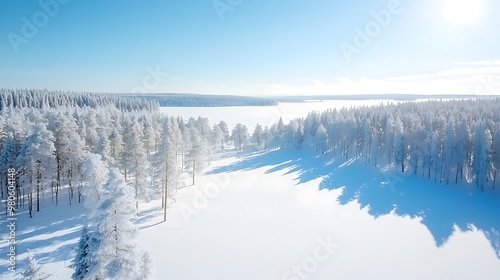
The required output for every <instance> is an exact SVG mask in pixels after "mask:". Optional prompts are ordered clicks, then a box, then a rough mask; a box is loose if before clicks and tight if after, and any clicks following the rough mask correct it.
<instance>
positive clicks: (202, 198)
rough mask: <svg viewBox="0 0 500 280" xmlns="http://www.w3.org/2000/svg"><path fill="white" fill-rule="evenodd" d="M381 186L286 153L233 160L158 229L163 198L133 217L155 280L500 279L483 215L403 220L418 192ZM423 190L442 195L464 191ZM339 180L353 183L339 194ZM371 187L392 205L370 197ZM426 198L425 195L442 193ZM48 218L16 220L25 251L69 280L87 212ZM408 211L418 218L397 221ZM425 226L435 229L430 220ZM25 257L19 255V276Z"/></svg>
mask: <svg viewBox="0 0 500 280" xmlns="http://www.w3.org/2000/svg"><path fill="white" fill-rule="evenodd" d="M312 163H314V165H313V164H312ZM325 170H331V172H330V173H328V174H327V173H325V172H324V171H325ZM322 173H323V175H319V174H322ZM336 176H339V177H338V178H337V177H336ZM341 178H344V179H343V180H342V179H341ZM384 178H386V176H382V173H381V172H380V171H376V170H375V169H374V168H371V167H369V166H366V165H365V164H364V163H357V162H353V161H350V162H340V161H339V162H335V161H328V162H327V161H324V160H323V159H322V158H321V157H315V156H313V155H308V154H307V153H297V154H296V155H294V158H293V159H292V158H290V154H289V153H285V152H280V151H271V152H269V153H268V154H266V153H255V154H247V155H237V154H235V153H234V152H226V153H225V154H223V155H222V156H221V159H220V160H217V161H215V162H213V164H212V165H211V166H210V168H209V169H208V170H207V172H206V175H204V176H200V177H198V179H197V181H196V184H195V185H194V186H187V187H185V188H183V189H181V190H179V191H178V193H177V196H176V201H175V202H172V204H171V207H170V209H169V212H168V219H167V222H165V223H164V222H162V220H163V213H162V210H161V209H160V208H161V202H160V201H159V200H158V201H153V202H151V203H148V204H144V203H143V204H140V206H139V207H140V212H139V213H138V217H137V219H136V220H135V224H136V225H137V227H138V228H139V229H140V233H141V235H140V239H139V242H140V244H142V246H143V249H146V250H148V251H149V252H151V253H152V256H153V260H154V263H155V268H154V270H155V275H156V276H155V279H176V280H198V279H218V280H224V279H228V280H229V279H242V280H246V279H248V280H255V279H259V280H267V279H269V280H271V279H283V280H286V279H289V280H296V279H498V275H500V259H499V258H498V257H497V255H496V252H495V249H493V247H492V242H493V243H494V242H497V245H498V236H497V237H496V239H495V236H491V235H492V233H493V234H494V232H489V235H490V236H489V237H488V238H487V237H486V235H485V232H484V230H481V229H478V228H477V227H476V226H474V225H472V223H473V222H475V221H477V222H478V223H479V220H475V218H477V219H479V218H480V217H475V216H474V217H472V218H471V219H470V220H469V222H470V223H471V224H470V225H469V226H468V228H465V229H464V228H461V227H462V225H460V222H459V221H458V220H457V223H458V225H453V224H451V225H448V224H447V222H449V221H454V220H453V219H451V220H449V219H448V220H446V221H444V220H443V218H444V217H447V218H450V217H448V216H447V213H441V212H442V211H441V212H436V211H438V210H439V208H429V209H423V210H422V209H420V210H417V209H413V210H412V211H413V212H411V211H410V210H408V209H407V210H406V212H404V210H401V209H399V208H404V207H405V206H406V207H408V205H407V204H405V203H403V202H402V200H400V201H398V200H395V204H394V205H392V206H390V207H388V208H387V207H386V208H387V210H382V208H383V207H382V206H381V204H383V203H384V201H385V203H387V202H389V203H390V200H391V199H393V198H394V197H401V196H405V195H407V194H408V191H407V189H406V188H405V185H411V186H413V185H414V183H413V181H414V180H410V179H411V178H409V179H408V178H406V179H407V180H406V181H405V182H401V183H399V184H398V185H396V186H395V187H394V188H392V189H390V188H389V187H387V186H384V182H383V179H384ZM425 182H426V188H432V187H434V188H435V189H436V191H437V192H438V193H439V192H446V193H447V194H448V195H450V194H453V193H457V190H454V189H453V188H447V187H445V186H443V185H435V184H432V183H430V182H429V181H425ZM343 183H349V184H351V185H346V186H345V187H341V186H340V185H342V184H343ZM417 184H418V182H417ZM358 185H359V186H363V187H362V188H357V186H358ZM363 188H364V189H363ZM370 188H373V190H380V191H382V194H383V193H384V192H385V193H390V194H392V195H393V197H391V196H389V199H388V200H387V199H386V200H384V199H378V200H377V199H374V198H373V197H375V196H374V195H373V193H372V191H373V190H368V189H370ZM351 192H354V193H355V194H353V195H351ZM428 192H429V190H423V191H422V193H424V194H425V196H428V197H431V196H433V195H436V194H433V193H428ZM370 196H371V197H372V198H369V197H370ZM468 196H479V197H478V200H477V201H476V200H474V201H476V202H477V203H482V204H485V205H484V208H486V209H488V211H491V215H490V217H491V216H494V215H495V213H498V206H497V205H499V203H498V202H499V200H498V197H495V199H487V198H486V197H481V196H480V193H471V194H468ZM354 198H357V199H354ZM417 199H420V198H417ZM369 202H371V204H370V203H369ZM377 203H378V204H377ZM398 203H400V205H398ZM446 203H447V202H443V209H444V208H446V207H448V206H447V204H446ZM422 204H423V205H424V206H425V207H437V206H435V205H434V206H430V205H429V204H426V203H422ZM452 206H453V205H452ZM463 206H464V207H470V205H467V204H464V205H463ZM44 211H46V212H44V215H43V218H42V217H41V216H38V215H35V218H34V219H33V220H29V221H28V219H27V217H26V218H23V219H20V220H19V222H18V223H19V232H18V237H17V238H18V242H19V243H18V251H19V252H25V251H27V248H29V249H30V250H31V251H32V252H34V254H35V256H36V257H37V259H38V261H39V263H41V264H42V265H44V267H43V270H44V271H45V272H46V273H49V274H52V277H51V278H50V279H70V276H71V273H72V269H70V268H68V267H67V266H68V265H69V264H70V262H71V260H72V258H73V257H74V252H73V251H72V250H71V248H72V247H74V246H76V244H77V242H78V238H79V230H80V229H81V226H80V224H81V223H83V221H84V215H82V213H85V210H84V208H83V207H82V205H73V206H63V207H58V208H51V207H50V206H49V207H48V208H47V209H44ZM49 211H50V212H49ZM433 211H434V213H433ZM398 212H401V213H399V214H398ZM410 212H411V213H415V212H420V215H411V214H407V215H402V213H410ZM444 212H446V211H444ZM479 214H481V212H478V215H479ZM460 215H461V213H458V214H455V215H454V218H455V219H460ZM38 217H40V218H38ZM61 218H62V219H64V222H61V221H63V220H62V219H61ZM428 218H430V219H434V220H436V219H439V222H438V223H436V222H435V221H434V222H433V223H429V222H426V219H428ZM469 218H470V217H469ZM27 222H29V225H28V224H25V223H27ZM436 224H441V227H444V226H446V227H448V226H449V227H451V228H452V231H451V232H450V236H447V234H444V235H445V238H444V239H445V240H444V241H440V239H441V238H442V235H443V231H444V230H441V229H440V227H439V226H437V227H436ZM480 224H481V226H483V227H487V226H491V228H496V229H498V227H497V224H496V222H495V221H494V217H491V219H489V218H488V217H482V219H481V220H480ZM33 225H38V226H33ZM489 229H490V228H487V230H489ZM497 234H498V232H497ZM4 243H5V241H4V240H2V244H1V247H2V248H4V245H5V244H4ZM26 258H27V254H24V253H23V254H21V255H19V259H18V266H19V267H24V262H25V261H26V260H25V259H26ZM1 266H2V268H1V269H2V270H1V271H0V278H2V279H11V278H10V277H11V275H10V274H6V263H5V262H2V263H1Z"/></svg>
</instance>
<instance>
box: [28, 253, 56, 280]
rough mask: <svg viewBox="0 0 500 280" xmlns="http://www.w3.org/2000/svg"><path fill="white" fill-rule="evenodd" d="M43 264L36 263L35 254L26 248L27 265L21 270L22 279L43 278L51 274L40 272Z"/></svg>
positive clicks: (38, 279) (40, 279)
mask: <svg viewBox="0 0 500 280" xmlns="http://www.w3.org/2000/svg"><path fill="white" fill-rule="evenodd" d="M42 268H43V266H42V265H40V264H38V261H37V260H36V258H35V255H34V254H33V253H32V252H31V251H30V250H29V249H28V266H27V267H26V269H25V270H24V271H23V272H22V274H21V275H22V276H23V279H25V280H44V279H48V278H49V277H50V276H51V275H50V274H46V273H44V272H42V271H41V270H42Z"/></svg>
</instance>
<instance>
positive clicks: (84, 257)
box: [71, 226, 99, 280]
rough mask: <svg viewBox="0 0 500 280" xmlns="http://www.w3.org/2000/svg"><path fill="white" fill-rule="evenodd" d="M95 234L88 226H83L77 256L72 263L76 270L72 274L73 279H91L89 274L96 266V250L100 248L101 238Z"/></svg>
mask: <svg viewBox="0 0 500 280" xmlns="http://www.w3.org/2000/svg"><path fill="white" fill-rule="evenodd" d="M94 234H95V233H94V232H90V231H89V228H88V226H84V227H83V229H82V233H81V235H80V241H79V242H78V247H77V251H76V256H75V259H74V260H73V262H72V263H71V267H72V268H73V269H74V270H75V271H74V272H73V274H72V275H71V279H73V280H86V279H90V278H89V277H88V275H89V273H90V272H91V270H92V269H93V268H94V267H95V257H96V256H95V252H97V251H98V250H99V240H98V239H97V238H96V237H95V236H94ZM94 279H95V278H94Z"/></svg>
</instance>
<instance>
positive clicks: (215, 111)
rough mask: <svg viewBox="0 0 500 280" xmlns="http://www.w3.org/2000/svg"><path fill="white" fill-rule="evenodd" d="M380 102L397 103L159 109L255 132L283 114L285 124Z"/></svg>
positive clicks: (344, 101) (312, 102) (371, 102)
mask: <svg viewBox="0 0 500 280" xmlns="http://www.w3.org/2000/svg"><path fill="white" fill-rule="evenodd" d="M381 102H384V103H386V102H394V101H392V100H328V101H322V102H321V101H309V102H304V103H279V105H278V106H245V107H240V106H236V107H160V111H161V112H163V113H166V114H168V115H169V116H182V117H183V118H185V119H189V118H190V117H198V116H201V117H206V118H208V120H209V121H210V123H211V124H215V123H218V122H220V121H221V120H224V121H225V122H226V123H227V124H228V126H229V128H230V129H232V128H233V127H234V126H235V125H236V124H237V123H242V124H245V125H247V126H248V128H249V129H250V130H251V131H252V130H253V128H254V127H255V125H256V124H257V123H259V124H261V125H262V126H266V125H267V126H270V125H272V124H273V123H275V122H277V121H278V120H279V118H280V117H282V118H283V121H284V122H285V123H288V122H289V121H290V120H292V119H295V118H298V117H305V116H307V113H308V112H310V111H319V112H322V111H325V110H327V109H330V108H338V109H340V108H342V107H352V106H363V105H365V106H371V105H378V104H380V103H381Z"/></svg>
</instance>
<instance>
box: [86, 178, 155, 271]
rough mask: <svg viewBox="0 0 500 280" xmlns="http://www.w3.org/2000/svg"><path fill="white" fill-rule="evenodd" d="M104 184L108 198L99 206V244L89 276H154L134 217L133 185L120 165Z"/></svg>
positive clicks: (97, 236)
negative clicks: (139, 239) (146, 268)
mask: <svg viewBox="0 0 500 280" xmlns="http://www.w3.org/2000/svg"><path fill="white" fill-rule="evenodd" d="M107 177H108V180H107V182H106V183H105V184H104V186H103V189H104V193H105V196H104V199H103V201H102V203H101V205H100V207H99V208H98V210H97V213H98V214H97V215H95V216H96V217H99V219H98V220H97V222H96V229H95V230H96V235H95V236H96V238H97V239H98V242H99V244H100V245H99V247H98V248H97V249H96V250H95V251H94V256H95V257H94V259H93V260H94V262H93V264H92V265H91V267H90V269H89V273H88V274H87V275H88V278H87V279H130V280H142V279H148V278H150V275H143V273H150V272H149V271H147V270H145V268H144V266H143V263H144V262H143V258H144V253H143V252H141V250H140V249H139V246H138V245H137V243H136V238H137V235H138V231H137V229H136V228H135V226H134V225H133V224H132V222H131V221H130V219H131V218H132V217H133V216H134V215H135V207H134V204H135V199H134V193H133V188H132V187H130V186H128V185H127V184H126V182H125V180H124V178H123V176H122V174H120V172H119V171H118V169H116V168H112V169H110V171H109V173H108V176H107Z"/></svg>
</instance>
